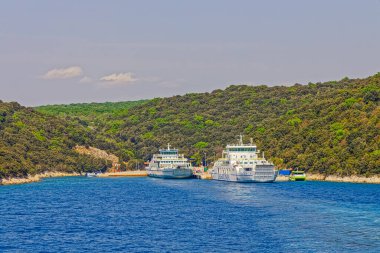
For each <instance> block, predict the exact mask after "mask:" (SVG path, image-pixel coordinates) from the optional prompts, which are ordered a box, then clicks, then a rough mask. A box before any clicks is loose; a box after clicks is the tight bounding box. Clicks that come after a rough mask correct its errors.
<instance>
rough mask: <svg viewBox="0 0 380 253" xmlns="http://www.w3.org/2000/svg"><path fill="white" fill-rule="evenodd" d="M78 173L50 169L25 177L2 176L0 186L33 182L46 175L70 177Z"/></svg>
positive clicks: (46, 176)
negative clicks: (49, 170)
mask: <svg viewBox="0 0 380 253" xmlns="http://www.w3.org/2000/svg"><path fill="white" fill-rule="evenodd" d="M79 175H80V174H79V173H68V172H59V171H51V172H45V173H41V174H36V175H33V176H32V175H28V177H25V178H21V177H13V178H3V179H0V186H2V185H15V184H28V183H35V182H39V181H41V179H43V178H48V177H72V176H79Z"/></svg>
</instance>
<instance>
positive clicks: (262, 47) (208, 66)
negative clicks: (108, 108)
mask: <svg viewBox="0 0 380 253" xmlns="http://www.w3.org/2000/svg"><path fill="white" fill-rule="evenodd" d="M379 31H380V0H315V1H311V0H287V1H283V0H277V1H275V0H261V1H259V0H257V1H256V0H159V1H158V0H133V1H132V0H120V1H118V0H112V1H106V0H103V1H100V0H65V1H51V0H34V1H28V0H24V1H20V0H1V1H0V100H3V101H17V102H19V103H21V104H22V105H26V106H37V105H44V104H66V103H79V102H105V101H128V100H137V99H148V98H154V97H167V96H172V95H182V94H186V93H192V92H210V91H212V90H215V89H223V88H225V87H227V86H229V85H231V84H249V85H261V84H266V85H269V86H274V85H292V84H294V83H301V84H307V83H308V82H319V81H329V80H340V79H342V78H343V77H346V76H347V77H351V78H362V77H367V76H370V75H373V74H375V73H377V72H379V71H380V32H379Z"/></svg>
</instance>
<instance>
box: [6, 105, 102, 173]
mask: <svg viewBox="0 0 380 253" xmlns="http://www.w3.org/2000/svg"><path fill="white" fill-rule="evenodd" d="M91 139H93V136H92V134H91V133H90V131H89V130H88V129H86V128H85V127H83V126H82V125H80V124H78V123H75V122H71V121H68V120H63V119H60V118H57V117H54V116H49V115H45V114H42V113H39V112H36V111H35V110H33V109H32V108H26V107H23V106H20V105H19V104H17V103H15V102H12V103H3V102H1V101H0V178H3V177H25V176H27V175H28V174H32V175H33V174H36V173H42V172H47V171H64V172H73V171H76V172H84V171H87V170H94V169H96V170H97V169H101V168H104V167H105V166H107V164H106V162H105V161H102V160H99V159H94V158H91V157H89V156H86V155H79V154H77V153H76V152H74V151H73V150H72V148H73V147H74V146H75V145H77V144H78V145H87V144H89V142H90V140H91Z"/></svg>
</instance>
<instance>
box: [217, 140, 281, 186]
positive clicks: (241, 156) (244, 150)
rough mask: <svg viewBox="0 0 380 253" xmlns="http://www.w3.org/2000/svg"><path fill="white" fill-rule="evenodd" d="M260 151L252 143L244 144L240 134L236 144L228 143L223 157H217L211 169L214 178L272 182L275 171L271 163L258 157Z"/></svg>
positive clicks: (275, 174)
mask: <svg viewBox="0 0 380 253" xmlns="http://www.w3.org/2000/svg"><path fill="white" fill-rule="evenodd" d="M258 154H260V151H259V150H257V147H256V145H254V144H253V143H252V139H251V143H249V144H244V143H243V136H242V135H240V140H239V143H238V144H228V145H227V146H226V149H225V150H224V151H223V157H222V158H220V159H218V160H217V161H216V162H215V164H214V167H213V168H212V170H211V176H212V179H214V180H222V181H231V182H243V183H255V182H256V183H259V182H262V183H265V182H274V181H275V179H276V176H277V171H276V170H275V166H274V164H273V163H271V162H269V161H267V160H266V159H265V157H264V154H263V156H262V157H258Z"/></svg>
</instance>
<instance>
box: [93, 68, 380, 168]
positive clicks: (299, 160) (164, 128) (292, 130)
mask: <svg viewBox="0 0 380 253" xmlns="http://www.w3.org/2000/svg"><path fill="white" fill-rule="evenodd" d="M379 94H380V74H377V75H375V76H372V77H369V78H366V79H348V78H344V79H343V80H341V81H332V82H326V83H309V84H308V85H298V84H296V85H294V86H291V87H267V86H246V85H239V86H230V87H228V88H227V89H225V90H215V91H213V92H211V93H199V94H187V95H184V96H174V97H171V98H157V99H153V100H151V101H149V102H147V103H145V104H143V105H139V106H136V107H132V108H130V109H129V110H128V112H127V113H126V114H125V115H120V116H118V117H115V118H113V122H114V124H112V125H110V124H109V123H108V122H102V123H101V124H99V125H98V126H97V131H98V133H101V134H99V135H97V138H96V139H95V140H94V142H95V144H96V146H97V147H98V148H102V149H106V150H112V151H113V152H114V153H116V154H117V155H118V156H119V157H121V158H122V159H123V160H129V159H133V158H136V157H137V158H142V159H144V160H146V159H149V158H150V157H151V154H152V153H155V152H157V149H158V148H159V147H164V146H165V145H166V144H167V143H168V142H170V143H171V144H172V145H173V146H175V147H178V148H180V149H181V151H183V152H185V154H186V155H188V156H193V158H195V159H196V160H197V161H199V160H200V159H201V157H202V156H204V154H206V155H207V158H208V160H209V161H212V160H213V159H215V158H216V157H218V156H220V154H221V150H222V148H223V147H224V146H225V144H226V143H231V142H235V140H236V139H237V135H238V134H240V133H243V134H244V135H245V140H246V141H247V140H249V138H251V137H252V138H253V139H254V141H255V143H256V144H257V145H258V146H259V148H260V149H261V150H264V151H265V154H266V157H268V158H270V159H271V160H272V161H274V162H275V163H276V164H277V165H278V166H280V167H300V168H304V169H306V170H308V171H312V172H320V173H325V174H337V175H352V174H363V175H372V174H380V122H379V120H380V107H379Z"/></svg>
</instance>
